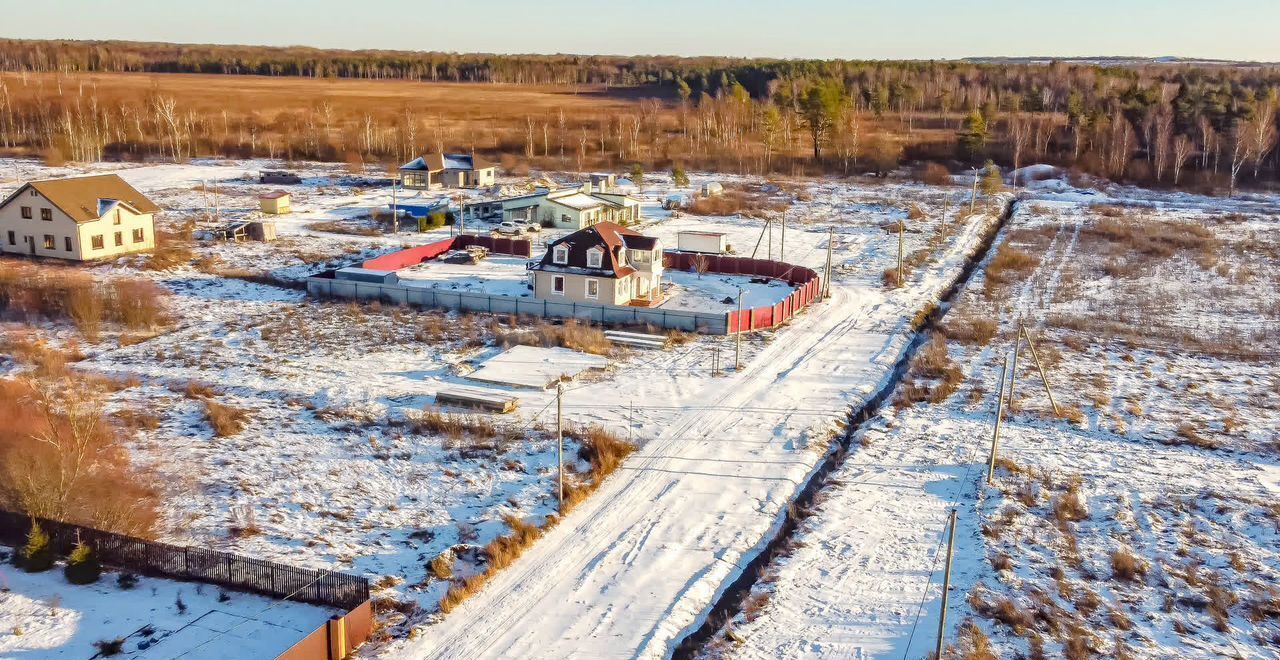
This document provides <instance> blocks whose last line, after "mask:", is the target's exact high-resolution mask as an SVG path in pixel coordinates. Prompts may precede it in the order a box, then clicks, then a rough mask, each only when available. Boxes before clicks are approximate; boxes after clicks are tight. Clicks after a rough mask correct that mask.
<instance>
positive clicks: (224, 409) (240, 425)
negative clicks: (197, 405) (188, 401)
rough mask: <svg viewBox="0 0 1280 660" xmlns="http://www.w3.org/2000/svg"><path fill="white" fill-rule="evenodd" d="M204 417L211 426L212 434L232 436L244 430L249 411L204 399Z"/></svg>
mask: <svg viewBox="0 0 1280 660" xmlns="http://www.w3.org/2000/svg"><path fill="white" fill-rule="evenodd" d="M204 418H205V421H207V422H209V426H211V427H213V434H214V435H215V436H217V437H219V438H225V437H228V436H233V435H235V434H237V433H239V432H240V431H242V430H244V425H245V422H246V421H248V419H249V411H247V410H245V409H243V408H236V407H234V406H229V405H226V404H222V403H218V402H217V401H214V400H213V399H205V400H204Z"/></svg>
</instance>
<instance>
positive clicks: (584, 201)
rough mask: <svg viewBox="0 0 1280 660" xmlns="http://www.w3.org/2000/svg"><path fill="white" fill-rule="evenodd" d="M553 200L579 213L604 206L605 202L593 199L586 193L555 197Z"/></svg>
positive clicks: (596, 198)
mask: <svg viewBox="0 0 1280 660" xmlns="http://www.w3.org/2000/svg"><path fill="white" fill-rule="evenodd" d="M554 199H555V202H556V203H557V204H564V205H565V206H568V207H569V208H573V209H578V210H579V211H583V210H586V209H593V208H596V207H598V206H604V205H605V200H603V199H600V198H598V197H593V196H591V195H588V194H586V193H575V194H572V195H565V196H564V197H556V198H554Z"/></svg>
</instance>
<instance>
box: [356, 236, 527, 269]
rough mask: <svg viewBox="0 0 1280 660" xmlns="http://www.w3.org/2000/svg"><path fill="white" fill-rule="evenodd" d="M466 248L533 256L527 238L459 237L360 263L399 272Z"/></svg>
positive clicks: (366, 266) (364, 265)
mask: <svg viewBox="0 0 1280 660" xmlns="http://www.w3.org/2000/svg"><path fill="white" fill-rule="evenodd" d="M470 245H479V246H481V247H484V248H487V249H488V250H489V251H490V252H492V253H494V254H510V255H514V256H517V257H531V256H533V244H532V243H531V242H530V241H529V239H527V238H503V237H495V236H483V235H479V234H460V235H458V236H453V237H450V238H446V239H444V240H442V241H436V242H435V243H427V244H426V245H419V246H418V247H413V248H409V249H407V250H400V251H399V252H392V253H390V254H384V255H382V256H381V257H375V258H373V259H370V260H368V261H366V262H364V263H363V264H361V267H362V268H368V269H369V270H385V271H392V270H400V269H401V268H408V267H409V266H416V265H418V264H420V263H422V262H424V261H430V260H431V259H435V258H436V257H438V256H440V255H442V254H444V253H445V252H448V251H449V250H454V249H462V248H465V247H467V246H470Z"/></svg>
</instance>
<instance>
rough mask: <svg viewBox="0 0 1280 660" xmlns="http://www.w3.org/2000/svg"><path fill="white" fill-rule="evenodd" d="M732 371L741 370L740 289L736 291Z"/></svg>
mask: <svg viewBox="0 0 1280 660" xmlns="http://www.w3.org/2000/svg"><path fill="white" fill-rule="evenodd" d="M733 370H734V372H735V373H736V372H738V371H741V370H742V289H741V288H739V289H738V332H737V334H736V335H735V336H734V339H733Z"/></svg>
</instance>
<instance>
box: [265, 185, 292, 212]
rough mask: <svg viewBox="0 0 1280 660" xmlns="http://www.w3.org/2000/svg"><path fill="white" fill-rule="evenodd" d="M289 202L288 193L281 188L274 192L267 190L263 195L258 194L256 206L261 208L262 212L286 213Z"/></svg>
mask: <svg viewBox="0 0 1280 660" xmlns="http://www.w3.org/2000/svg"><path fill="white" fill-rule="evenodd" d="M289 203H290V197H289V193H287V192H284V191H283V190H277V191H275V192H269V193H267V194H265V195H259V196H258V206H259V207H260V208H261V209H262V212H263V213H270V214H271V215H281V214H284V213H288V212H289V211H290V208H289Z"/></svg>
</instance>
